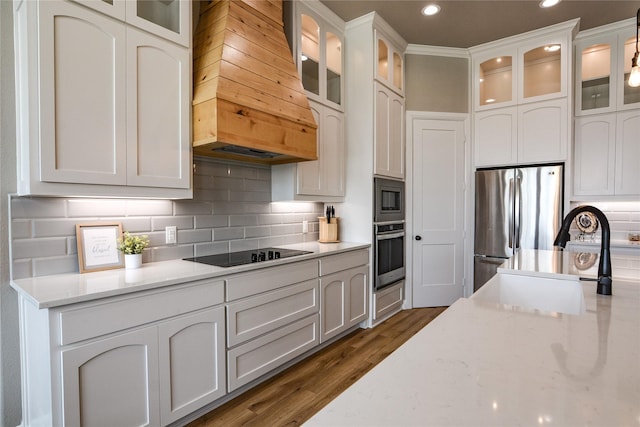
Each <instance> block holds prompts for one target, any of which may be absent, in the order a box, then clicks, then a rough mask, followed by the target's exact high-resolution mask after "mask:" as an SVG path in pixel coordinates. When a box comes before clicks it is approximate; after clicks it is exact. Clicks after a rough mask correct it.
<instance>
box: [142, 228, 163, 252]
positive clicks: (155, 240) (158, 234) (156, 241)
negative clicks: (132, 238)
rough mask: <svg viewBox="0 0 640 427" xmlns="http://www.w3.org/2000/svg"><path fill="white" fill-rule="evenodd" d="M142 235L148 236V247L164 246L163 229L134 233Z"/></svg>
mask: <svg viewBox="0 0 640 427" xmlns="http://www.w3.org/2000/svg"><path fill="white" fill-rule="evenodd" d="M136 234H140V235H143V236H147V237H148V238H149V249H151V248H155V247H158V246H166V245H167V244H166V235H165V232H164V230H162V231H155V232H152V233H136Z"/></svg>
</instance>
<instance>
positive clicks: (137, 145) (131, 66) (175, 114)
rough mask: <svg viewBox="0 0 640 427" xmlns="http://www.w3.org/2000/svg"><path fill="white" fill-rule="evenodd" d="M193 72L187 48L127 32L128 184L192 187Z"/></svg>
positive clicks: (149, 36)
mask: <svg viewBox="0 0 640 427" xmlns="http://www.w3.org/2000/svg"><path fill="white" fill-rule="evenodd" d="M174 3H175V2H174ZM179 3H182V2H179ZM189 70H190V66H189V50H188V49H186V48H181V47H179V46H176V45H174V44H172V43H169V42H167V41H165V40H162V39H159V38H157V37H155V36H152V35H150V34H147V33H144V32H142V31H139V30H136V29H135V28H128V29H127V184H128V185H136V186H146V187H168V188H189V186H190V181H191V180H190V177H191V166H190V163H191V162H190V160H191V155H190V149H191V147H190V144H191V143H190V139H189V135H190V134H189V125H190V124H189V119H190V114H189V112H190V108H189V104H190V102H189V101H190V93H191V90H190V85H191V76H190V72H189Z"/></svg>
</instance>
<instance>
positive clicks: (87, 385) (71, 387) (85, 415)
mask: <svg viewBox="0 0 640 427" xmlns="http://www.w3.org/2000/svg"><path fill="white" fill-rule="evenodd" d="M157 348H158V332H157V328H156V327H151V328H145V329H140V330H136V331H133V332H128V333H125V334H122V335H117V336H114V337H111V338H106V339H101V340H99V341H95V342H92V343H90V344H86V345H83V346H80V347H76V348H72V349H69V350H65V351H63V352H62V372H63V386H62V387H63V390H62V395H63V402H64V424H65V425H68V426H79V425H82V426H94V425H101V426H123V427H124V426H152V425H153V426H155V425H159V424H160V420H159V413H160V412H159V408H158V350H157Z"/></svg>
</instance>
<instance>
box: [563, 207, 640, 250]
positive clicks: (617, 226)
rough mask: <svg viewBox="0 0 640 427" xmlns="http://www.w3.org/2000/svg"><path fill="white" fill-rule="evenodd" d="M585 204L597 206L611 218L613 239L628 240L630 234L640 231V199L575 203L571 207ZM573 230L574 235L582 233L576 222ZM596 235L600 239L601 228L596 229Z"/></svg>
mask: <svg viewBox="0 0 640 427" xmlns="http://www.w3.org/2000/svg"><path fill="white" fill-rule="evenodd" d="M583 204H588V205H591V206H595V207H596V208H598V209H600V210H601V211H602V212H603V213H604V214H605V216H606V217H607V220H609V228H610V229H611V240H612V241H626V240H628V238H629V234H631V233H634V234H636V233H640V201H638V202H589V203H579V204H578V203H573V204H572V206H571V208H575V207H576V206H578V205H583ZM571 230H572V231H571V234H572V235H576V236H577V235H579V234H580V231H579V230H578V229H577V228H576V226H575V222H574V223H573V224H572V227H571ZM594 237H595V238H596V239H598V240H599V239H600V230H597V231H596V233H595V236H594Z"/></svg>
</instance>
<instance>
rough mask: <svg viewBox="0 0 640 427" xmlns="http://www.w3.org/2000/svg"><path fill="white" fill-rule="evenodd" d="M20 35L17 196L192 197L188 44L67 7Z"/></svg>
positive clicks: (58, 4)
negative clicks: (184, 44)
mask: <svg viewBox="0 0 640 427" xmlns="http://www.w3.org/2000/svg"><path fill="white" fill-rule="evenodd" d="M89 3H91V4H93V3H96V6H97V3H103V2H89ZM173 3H184V4H187V6H186V7H187V8H189V6H188V3H189V2H173ZM181 7H182V8H184V7H185V6H181ZM188 16H190V15H188ZM15 36H16V46H17V49H16V50H17V54H16V58H17V60H16V74H17V81H16V83H17V96H16V98H17V116H18V169H19V170H18V192H19V194H24V195H50V196H82V195H86V196H93V197H95V196H141V197H142V196H147V197H161V198H167V197H168V198H183V197H191V194H192V191H191V188H190V186H191V167H190V164H191V151H190V141H189V140H190V131H189V120H190V115H189V114H190V113H189V111H190V109H189V104H190V96H191V90H190V81H191V77H190V70H191V63H190V62H191V59H190V52H189V48H188V47H181V46H177V45H175V44H173V43H172V42H169V41H167V40H164V39H162V38H159V37H157V36H155V35H153V34H150V33H146V32H142V31H140V30H138V29H136V28H133V27H131V26H129V25H127V24H125V23H124V22H120V21H117V20H114V19H112V18H110V17H108V16H105V15H103V14H101V13H98V12H94V11H93V10H91V9H87V8H85V7H84V6H82V5H79V4H77V3H73V2H64V1H47V2H20V3H17V9H16V11H15Z"/></svg>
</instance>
